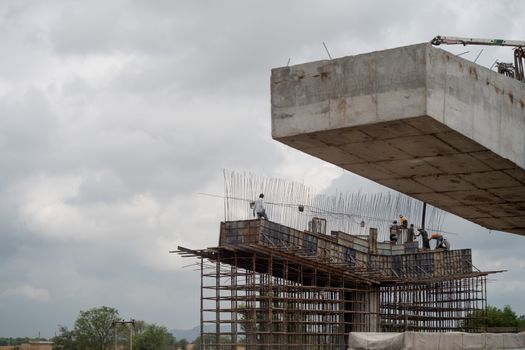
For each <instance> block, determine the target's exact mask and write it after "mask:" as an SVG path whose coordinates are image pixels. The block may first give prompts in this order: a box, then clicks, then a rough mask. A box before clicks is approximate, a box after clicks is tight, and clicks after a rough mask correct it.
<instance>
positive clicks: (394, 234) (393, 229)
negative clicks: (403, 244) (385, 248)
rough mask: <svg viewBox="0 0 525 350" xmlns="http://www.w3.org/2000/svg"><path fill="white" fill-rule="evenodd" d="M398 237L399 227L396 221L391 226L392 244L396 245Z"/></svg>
mask: <svg viewBox="0 0 525 350" xmlns="http://www.w3.org/2000/svg"><path fill="white" fill-rule="evenodd" d="M398 235H399V225H398V224H397V221H396V220H394V222H393V223H392V225H390V243H392V244H396V243H397V239H398Z"/></svg>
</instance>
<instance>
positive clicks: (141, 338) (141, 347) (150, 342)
mask: <svg viewBox="0 0 525 350" xmlns="http://www.w3.org/2000/svg"><path fill="white" fill-rule="evenodd" d="M133 343H134V347H133V348H134V349H136V350H171V349H173V348H174V346H175V338H174V337H173V335H172V334H171V333H170V332H168V329H167V328H166V327H163V326H158V325H155V324H149V325H146V326H145V327H144V331H143V332H142V333H140V334H137V336H136V337H135V338H134V342H133Z"/></svg>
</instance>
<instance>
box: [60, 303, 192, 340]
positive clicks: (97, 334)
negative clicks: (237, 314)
mask: <svg viewBox="0 0 525 350" xmlns="http://www.w3.org/2000/svg"><path fill="white" fill-rule="evenodd" d="M122 321H123V319H122V317H120V315H119V313H118V311H117V309H114V308H111V307H107V306H102V307H99V308H93V309H90V310H87V311H80V315H79V316H78V318H77V319H76V321H75V325H74V327H73V329H71V330H69V329H68V328H67V327H65V326H59V334H58V335H57V336H55V337H54V338H52V339H51V340H52V341H53V343H54V345H53V349H54V350H91V349H97V350H110V349H113V348H114V347H115V343H116V344H117V345H118V346H122V347H123V348H124V349H129V348H130V347H131V345H132V346H133V349H134V350H176V349H181V350H186V349H187V346H188V341H187V340H186V339H181V340H177V339H175V337H174V336H173V335H172V334H171V333H170V332H169V331H168V329H167V328H166V327H164V326H159V325H156V324H148V323H146V322H144V321H139V320H133V324H131V323H129V321H128V323H123V322H122Z"/></svg>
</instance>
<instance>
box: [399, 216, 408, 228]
mask: <svg viewBox="0 0 525 350" xmlns="http://www.w3.org/2000/svg"><path fill="white" fill-rule="evenodd" d="M399 223H400V224H401V228H403V229H407V228H408V219H407V218H406V216H404V215H399Z"/></svg>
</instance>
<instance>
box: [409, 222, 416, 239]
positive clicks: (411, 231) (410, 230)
mask: <svg viewBox="0 0 525 350" xmlns="http://www.w3.org/2000/svg"><path fill="white" fill-rule="evenodd" d="M415 237H416V232H415V231H414V224H410V227H409V228H408V231H407V243H412V242H414V238H415Z"/></svg>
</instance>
